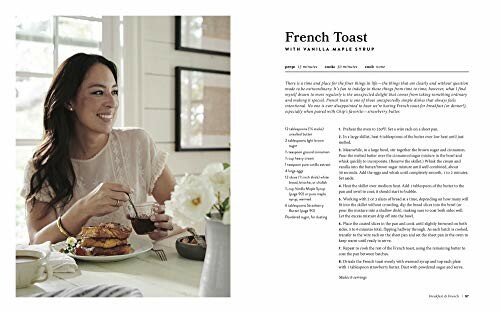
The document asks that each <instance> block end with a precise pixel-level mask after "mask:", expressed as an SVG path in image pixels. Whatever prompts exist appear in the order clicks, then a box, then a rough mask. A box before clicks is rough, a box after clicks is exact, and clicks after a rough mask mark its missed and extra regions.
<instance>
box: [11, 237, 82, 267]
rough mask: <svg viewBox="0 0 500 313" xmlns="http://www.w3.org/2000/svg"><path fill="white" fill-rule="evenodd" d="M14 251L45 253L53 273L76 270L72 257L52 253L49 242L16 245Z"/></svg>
mask: <svg viewBox="0 0 500 313" xmlns="http://www.w3.org/2000/svg"><path fill="white" fill-rule="evenodd" d="M16 249H28V250H36V251H40V252H44V253H47V255H48V257H47V262H48V263H49V264H50V266H52V271H53V272H54V273H74V272H76V270H77V269H78V265H76V261H75V260H74V259H73V258H72V257H70V256H69V255H66V254H64V253H61V252H57V251H53V250H52V249H51V243H50V241H46V242H44V243H41V244H38V245H28V244H18V245H16Z"/></svg>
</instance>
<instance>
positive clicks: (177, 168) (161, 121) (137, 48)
mask: <svg viewBox="0 0 500 313" xmlns="http://www.w3.org/2000/svg"><path fill="white" fill-rule="evenodd" d="M124 45H125V46H124V74H125V75H124V76H125V82H124V83H125V97H126V98H125V112H124V113H125V120H124V123H125V126H139V127H142V128H144V129H146V130H147V131H148V132H149V134H150V135H151V136H153V138H154V139H155V141H156V143H157V144H158V146H159V147H160V148H161V149H163V150H164V151H166V152H168V153H169V155H170V157H169V167H170V169H171V171H172V172H173V173H174V175H176V176H182V175H184V173H200V172H201V171H202V170H203V168H204V166H205V165H206V164H208V163H211V162H230V160H229V151H204V152H175V86H174V84H175V67H176V66H187V67H196V68H204V69H214V70H223V71H230V58H229V57H223V56H213V55H209V54H200V53H191V52H184V51H177V50H175V18H174V17H173V16H168V17H163V16H162V17H155V16H147V17H125V18H124Z"/></svg>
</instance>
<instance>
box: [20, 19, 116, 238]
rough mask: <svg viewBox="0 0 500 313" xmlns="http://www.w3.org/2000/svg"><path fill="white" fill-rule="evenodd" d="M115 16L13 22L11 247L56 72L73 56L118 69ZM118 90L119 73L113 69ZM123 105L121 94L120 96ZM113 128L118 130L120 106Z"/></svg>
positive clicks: (22, 234)
mask: <svg viewBox="0 0 500 313" xmlns="http://www.w3.org/2000/svg"><path fill="white" fill-rule="evenodd" d="M121 29H122V27H121V26H120V18H119V17H101V16H92V17H84V16H78V17H77V16H53V17H52V16H50V17H46V18H32V17H29V18H28V17H16V85H15V87H16V174H17V177H16V184H17V185H16V192H17V198H16V226H17V227H16V229H17V237H16V238H17V242H27V241H28V233H27V229H26V222H25V210H24V199H23V198H22V197H21V196H20V195H19V193H20V192H21V188H22V186H23V182H24V166H25V165H26V163H27V161H28V160H29V159H30V158H31V157H32V154H33V151H34V149H35V147H36V146H37V145H38V144H39V143H40V140H41V138H42V135H43V124H42V122H43V101H44V99H45V95H46V92H47V90H48V88H49V85H50V82H51V81H52V76H53V74H54V73H55V71H56V69H57V67H58V66H59V65H60V64H61V63H62V62H63V61H64V60H65V59H67V58H68V57H70V56H72V55H73V54H75V53H78V52H84V53H93V54H101V55H104V56H105V57H107V58H110V59H111V60H113V61H115V63H116V65H117V66H118V68H119V69H120V67H121V66H120V65H121V63H122V61H121V46H122V44H121V43H120V42H119V41H118V42H116V38H122V36H121V34H120V32H121ZM119 74H120V79H119V82H118V84H119V86H120V89H122V90H123V88H121V86H122V85H123V83H122V82H123V79H122V77H123V73H122V71H121V70H119ZM120 102H121V104H123V92H120ZM120 107H121V108H120V111H119V113H118V118H117V121H116V124H117V126H120V125H122V122H121V121H122V120H123V117H122V115H123V114H122V112H123V110H122V109H123V105H121V106H120Z"/></svg>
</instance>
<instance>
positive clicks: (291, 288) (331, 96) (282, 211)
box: [235, 3, 498, 312]
mask: <svg viewBox="0 0 500 313" xmlns="http://www.w3.org/2000/svg"><path fill="white" fill-rule="evenodd" d="M473 12H474V14H473ZM475 12H477V13H478V15H475ZM476 16H477V17H476ZM479 16H481V17H479ZM266 17H267V18H268V20H267V23H266V24H267V25H268V26H267V29H268V30H267V32H265V31H264V30H263V29H260V28H259V26H257V31H256V29H255V28H254V29H252V32H253V33H259V34H260V37H259V45H258V46H256V47H255V48H254V49H252V53H255V54H256V55H257V56H254V57H253V58H254V63H253V66H254V68H257V69H258V70H260V71H262V73H261V74H260V75H259V76H254V78H255V83H254V85H253V87H252V88H253V89H255V90H259V92H261V91H262V90H261V89H257V88H255V85H257V86H258V87H259V88H262V89H264V90H265V92H264V94H265V95H266V96H265V97H260V96H256V95H254V97H253V99H254V100H255V101H254V103H258V104H257V105H256V107H252V110H249V109H248V110H247V109H241V111H244V112H245V114H241V115H240V114H238V115H237V116H236V117H235V118H236V119H239V117H238V116H245V117H246V119H247V120H249V121H248V122H247V123H246V124H245V126H246V127H245V130H247V129H252V132H251V133H250V132H248V131H246V132H245V133H244V134H243V132H242V137H243V138H246V139H247V140H244V141H245V142H248V141H250V138H266V140H263V139H261V140H259V146H260V149H261V150H262V149H264V151H265V153H263V154H259V155H256V156H255V155H253V156H252V158H255V159H257V161H256V160H255V159H254V160H252V162H251V164H259V165H258V167H259V168H260V170H259V172H260V173H262V177H261V178H260V179H256V180H255V183H256V185H257V181H258V185H257V186H260V187H262V188H259V190H258V195H259V199H265V200H264V201H263V202H264V205H263V207H262V205H259V207H260V209H259V214H258V216H259V217H260V218H259V221H258V223H259V224H260V226H261V227H264V228H265V229H271V230H272V234H273V235H272V236H269V237H267V236H266V239H267V240H266V241H264V242H265V243H264V244H263V246H264V248H263V249H264V250H265V251H266V253H265V255H266V256H268V258H266V259H265V263H261V264H259V265H260V268H269V270H267V271H266V273H268V274H269V277H270V278H271V277H272V279H268V281H267V283H266V284H265V286H261V288H260V292H259V295H264V296H265V295H266V294H272V295H273V296H280V297H283V298H285V297H291V298H294V299H303V301H301V300H298V301H297V302H298V303H297V302H295V301H294V302H291V303H290V304H285V306H290V307H296V306H300V305H304V306H306V305H309V304H310V303H314V302H316V301H318V302H321V303H331V307H332V308H336V307H338V306H340V307H342V308H343V309H350V310H354V311H356V312H359V311H362V310H363V309H370V308H378V309H384V310H390V311H399V310H401V309H402V308H403V307H405V305H406V307H407V305H408V304H410V303H411V306H412V308H411V309H410V310H412V309H419V308H434V307H437V306H439V307H446V308H455V309H457V310H461V309H464V308H471V307H474V306H476V305H480V304H485V303H488V302H489V303H491V301H492V298H491V297H492V295H491V290H490V289H489V288H485V287H484V282H485V281H488V280H490V279H492V280H493V277H497V275H498V270H497V269H496V268H495V267H494V266H492V263H491V262H492V259H491V258H490V257H486V255H492V254H496V253H497V252H496V251H495V250H491V244H492V241H491V240H492V237H490V234H489V232H490V230H491V229H492V228H493V225H492V220H491V219H492V218H493V216H497V213H496V212H495V210H494V209H493V207H495V206H498V205H497V204H496V202H495V200H494V196H493V194H495V190H494V189H495V187H493V186H494V184H493V182H492V180H491V179H490V177H491V176H490V175H491V174H492V173H493V172H497V170H496V169H495V168H494V167H495V166H494V165H493V164H495V163H496V160H495V158H496V157H494V156H493V155H494V154H491V152H493V151H498V145H497V144H496V143H495V144H493V142H496V141H497V140H496V139H495V138H496V135H495V134H498V130H497V129H496V128H495V126H494V125H495V124H496V122H495V119H496V117H494V116H497V115H498V114H496V113H498V108H497V105H496V102H497V100H496V96H495V93H496V92H495V89H496V87H495V83H494V78H493V77H494V76H495V73H496V70H497V69H498V62H497V60H496V58H495V57H494V56H493V54H492V49H493V50H494V47H497V46H498V43H496V42H493V41H492V40H491V38H492V37H491V36H492V35H493V34H494V32H493V29H495V27H494V25H493V24H494V22H493V19H492V18H491V17H489V16H488V13H487V12H485V10H484V9H481V10H476V9H475V8H473V7H465V6H454V7H453V8H450V7H448V6H445V5H443V6H439V5H435V4H433V7H432V9H430V8H429V7H428V6H425V5H418V6H411V7H402V6H401V7H384V6H378V5H374V4H367V3H365V4H363V5H360V6H359V7H357V6H356V5H353V6H344V5H339V4H336V5H335V6H332V7H330V8H329V9H328V10H327V9H324V10H323V9H320V8H319V7H316V8H315V9H314V10H313V9H312V8H311V10H310V11H308V10H305V11H301V10H292V11H291V12H287V14H284V15H282V16H280V17H279V20H278V18H277V17H275V16H267V15H266ZM272 21H274V22H275V23H274V24H272ZM465 21H469V22H465ZM271 24H272V25H273V26H269V25H271ZM245 34H248V35H249V33H246V32H245ZM235 46H236V47H242V45H238V44H237V43H235ZM263 51H265V53H263ZM242 53H243V51H242ZM265 55H266V56H267V57H265ZM247 70H248V71H247V73H248V72H250V71H251V70H250V69H249V68H247ZM257 77H261V79H262V80H261V81H259V79H258V78H257ZM244 107H245V108H247V107H248V106H247V105H245V106H244ZM254 110H256V111H258V112H255V111H254ZM250 112H254V113H253V116H254V117H255V119H248V114H251V113H250ZM493 112H495V113H493ZM257 117H258V119H259V120H258V122H257ZM238 125H239V124H238ZM239 139H240V138H239V137H238V141H239ZM235 148H236V147H235ZM254 149H255V150H254V151H257V147H254ZM235 158H236V157H235ZM247 164H248V161H247ZM252 171H254V169H253V168H252ZM245 174H247V175H250V172H245ZM236 188H237V187H236ZM255 205H257V204H255ZM259 238H260V237H259ZM261 249H262V248H261ZM481 255H482V256H481ZM257 262H258V261H257ZM271 273H272V274H271ZM271 275H272V276H271ZM238 281H239V280H237V281H236V284H238ZM243 281H246V282H248V280H243ZM493 281H494V280H493ZM239 286H241V285H239V284H238V287H239ZM245 290H246V291H248V292H249V290H248V289H246V288H245ZM405 310H406V309H405Z"/></svg>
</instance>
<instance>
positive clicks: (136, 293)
mask: <svg viewBox="0 0 500 313" xmlns="http://www.w3.org/2000/svg"><path fill="white" fill-rule="evenodd" d="M33 297H142V293H141V291H140V290H139V289H137V288H130V287H125V286H120V285H107V284H101V285H91V286H81V287H76V288H68V289H61V290H57V291H51V292H41V293H37V294H34V295H33Z"/></svg>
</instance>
